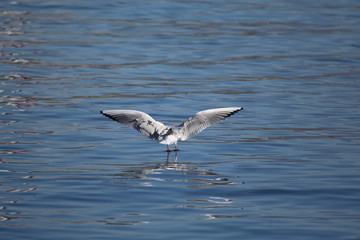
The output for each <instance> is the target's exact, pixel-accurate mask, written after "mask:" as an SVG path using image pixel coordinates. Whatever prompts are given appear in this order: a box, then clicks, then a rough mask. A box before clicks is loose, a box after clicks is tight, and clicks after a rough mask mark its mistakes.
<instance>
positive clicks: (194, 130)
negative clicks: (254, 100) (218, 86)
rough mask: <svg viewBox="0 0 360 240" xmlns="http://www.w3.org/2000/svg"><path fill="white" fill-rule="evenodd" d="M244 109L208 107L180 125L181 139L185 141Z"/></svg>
mask: <svg viewBox="0 0 360 240" xmlns="http://www.w3.org/2000/svg"><path fill="white" fill-rule="evenodd" d="M242 109H243V108H242V107H228V108H215V109H208V110H205V111H201V112H198V113H196V114H195V115H194V116H192V117H191V118H189V119H188V120H187V121H185V122H183V123H182V124H181V125H179V126H178V127H179V128H180V129H179V132H180V134H181V136H180V139H181V140H182V141H184V140H186V139H188V138H190V137H192V136H194V135H196V134H198V133H199V132H201V131H203V130H204V129H205V128H207V127H209V126H211V125H213V124H215V123H219V122H220V121H222V120H224V119H226V118H227V117H230V116H231V115H233V114H235V113H237V112H239V111H241V110H242Z"/></svg>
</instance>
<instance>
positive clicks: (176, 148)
mask: <svg viewBox="0 0 360 240" xmlns="http://www.w3.org/2000/svg"><path fill="white" fill-rule="evenodd" d="M174 151H180V149H178V147H177V144H176V143H175V149H174Z"/></svg>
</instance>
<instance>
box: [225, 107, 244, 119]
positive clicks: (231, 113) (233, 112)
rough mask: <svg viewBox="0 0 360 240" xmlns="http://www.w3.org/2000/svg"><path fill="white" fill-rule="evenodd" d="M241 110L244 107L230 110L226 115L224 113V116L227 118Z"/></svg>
mask: <svg viewBox="0 0 360 240" xmlns="http://www.w3.org/2000/svg"><path fill="white" fill-rule="evenodd" d="M241 110H244V108H243V107H239V108H238V109H236V110H234V111H232V112H230V113H229V114H228V115H226V117H225V118H228V117H230V116H232V115H234V114H235V113H237V112H240V111H241Z"/></svg>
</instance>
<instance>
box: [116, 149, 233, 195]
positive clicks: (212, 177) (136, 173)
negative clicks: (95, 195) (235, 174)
mask: <svg viewBox="0 0 360 240" xmlns="http://www.w3.org/2000/svg"><path fill="white" fill-rule="evenodd" d="M179 155H180V153H179V152H173V154H172V153H171V152H167V153H166V159H165V161H162V162H160V163H153V162H151V163H141V164H138V165H136V166H134V165H132V166H130V167H129V168H127V169H124V170H122V172H121V173H116V174H113V175H112V178H113V179H112V182H114V183H117V184H126V185H127V186H129V185H133V184H135V185H140V186H146V187H151V186H155V185H158V184H160V182H188V183H190V184H189V185H187V187H188V188H204V187H207V186H210V185H228V184H234V183H233V182H232V181H230V180H229V178H228V177H224V176H221V175H220V174H218V173H215V172H213V171H211V170H207V169H203V168H199V167H194V166H192V165H194V164H195V163H191V162H186V163H185V162H183V163H180V162H179ZM139 180H141V181H140V182H139ZM129 181H134V182H129Z"/></svg>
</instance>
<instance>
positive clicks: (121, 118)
mask: <svg viewBox="0 0 360 240" xmlns="http://www.w3.org/2000/svg"><path fill="white" fill-rule="evenodd" d="M241 110H243V108H242V107H226V108H214V109H208V110H204V111H200V112H198V113H196V114H195V115H194V116H192V117H190V118H189V119H188V120H186V121H185V122H183V123H182V124H180V125H178V126H174V127H170V126H166V125H164V124H163V123H161V122H159V121H156V120H155V119H153V118H152V117H151V116H150V115H148V114H147V113H144V112H140V111H136V110H103V111H100V113H101V114H103V115H104V116H106V117H108V118H110V119H112V120H114V121H116V122H119V123H122V124H124V125H127V126H129V127H132V128H134V129H136V130H137V131H139V132H140V133H142V134H144V135H145V136H147V137H149V138H150V139H152V140H154V141H157V142H159V143H161V144H165V145H167V150H166V151H167V152H171V150H170V148H169V145H171V144H174V145H175V149H174V151H179V149H178V147H177V142H178V141H179V140H181V141H185V140H187V139H189V138H190V137H193V136H195V135H196V134H198V133H199V132H201V131H203V130H204V129H205V128H207V127H210V126H211V125H213V124H215V123H219V122H221V121H222V120H225V119H226V118H228V117H230V116H231V115H233V114H235V113H237V112H239V111H241Z"/></svg>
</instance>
